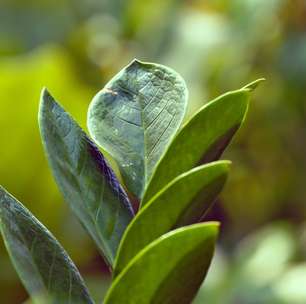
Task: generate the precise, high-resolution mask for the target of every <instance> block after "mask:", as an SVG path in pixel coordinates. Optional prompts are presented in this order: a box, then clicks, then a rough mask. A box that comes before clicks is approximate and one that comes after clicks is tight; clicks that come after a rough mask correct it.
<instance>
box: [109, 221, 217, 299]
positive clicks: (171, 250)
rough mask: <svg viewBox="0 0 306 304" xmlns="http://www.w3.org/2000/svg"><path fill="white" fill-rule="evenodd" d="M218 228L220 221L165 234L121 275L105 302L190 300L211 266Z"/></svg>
mask: <svg viewBox="0 0 306 304" xmlns="http://www.w3.org/2000/svg"><path fill="white" fill-rule="evenodd" d="M217 232H218V224H217V223H200V224H194V225H191V226H187V227H183V228H178V229H176V230H174V231H171V232H169V233H167V234H166V235H163V236H162V237H160V238H159V239H157V240H156V241H154V242H153V243H151V244H150V245H148V246H147V247H145V248H144V249H143V250H142V251H140V252H139V254H137V255H136V257H135V258H134V259H133V260H132V261H131V262H130V263H129V264H128V266H127V267H126V268H125V269H124V270H123V271H122V272H121V273H120V274H119V275H118V277H117V278H116V279H115V281H114V282H113V284H112V286H111V288H110V290H109V291H108V293H107V295H106V298H105V301H104V304H113V303H125V304H132V303H133V304H134V303H137V304H147V303H152V304H173V303H176V304H187V303H188V304H190V303H191V301H192V299H193V298H194V296H195V294H196V292H197V291H198V288H199V287H200V285H201V283H202V281H203V280H204V278H205V275H206V273H207V270H208V268H209V265H210V262H211V259H212V256H213V252H214V245H215V241H216V236H217Z"/></svg>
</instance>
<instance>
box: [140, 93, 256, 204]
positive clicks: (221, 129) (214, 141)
mask: <svg viewBox="0 0 306 304" xmlns="http://www.w3.org/2000/svg"><path fill="white" fill-rule="evenodd" d="M250 91H251V89H250V88H243V89H240V90H237V91H232V92H228V93H226V94H224V95H221V96H219V97H218V98H216V99H214V100H213V101H211V102H209V103H208V104H206V105H204V106H203V107H202V108H201V109H200V110H199V111H198V112H197V113H196V114H195V115H194V116H193V117H192V118H191V119H190V120H189V121H188V122H187V123H186V124H185V125H184V126H183V128H182V129H181V130H180V132H179V133H178V134H177V135H176V137H175V138H174V140H173V141H172V143H171V145H170V147H169V148H168V150H167V151H166V153H165V154H164V156H163V157H162V159H161V160H160V162H159V163H158V165H157V167H156V170H155V172H154V174H153V176H152V179H151V180H150V182H149V185H148V188H147V189H146V192H145V194H144V197H143V201H142V206H143V205H145V204H146V203H147V202H148V201H149V200H150V199H151V198H152V196H153V195H154V194H156V193H157V192H158V191H159V190H160V189H161V188H162V187H164V185H166V184H167V183H169V182H170V181H171V180H172V179H173V178H175V177H176V176H178V175H179V174H182V173H184V172H186V171H188V170H190V169H191V168H193V167H195V166H197V165H199V164H203V163H208V162H211V161H215V160H217V159H219V157H220V156H221V154H222V152H223V151H224V149H225V148H226V146H227V145H228V144H229V143H230V141H231V139H232V137H233V136H234V134H235V133H236V131H237V130H238V129H239V127H240V126H241V124H242V122H243V120H244V118H245V115H246V112H247V109H248V104H249V96H250Z"/></svg>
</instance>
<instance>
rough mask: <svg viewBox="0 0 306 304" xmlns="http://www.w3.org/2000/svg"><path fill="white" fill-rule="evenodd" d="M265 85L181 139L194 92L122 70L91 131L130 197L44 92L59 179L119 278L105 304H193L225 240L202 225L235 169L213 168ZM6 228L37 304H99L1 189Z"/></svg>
mask: <svg viewBox="0 0 306 304" xmlns="http://www.w3.org/2000/svg"><path fill="white" fill-rule="evenodd" d="M259 81H260V80H258V81H255V82H253V83H251V84H249V85H247V86H245V87H243V88H242V89H240V90H237V91H232V92H228V93H226V94H224V95H222V96H220V97H218V98H216V99H215V100H213V101H211V102H209V103H208V104H206V105H205V106H204V107H203V108H201V109H200V110H199V111H198V112H197V113H196V114H195V115H194V116H193V117H192V118H191V119H190V120H189V121H188V122H187V123H186V124H185V125H184V126H183V127H182V128H181V129H180V130H179V131H178V129H179V127H180V124H181V123H182V120H183V117H184V113H185V109H186V105H187V95H188V94H187V88H186V85H185V82H184V80H183V79H182V78H181V77H180V76H179V75H178V74H177V73H176V72H175V71H173V70H171V69H169V68H167V67H165V66H162V65H158V64H151V63H144V62H140V61H137V60H134V61H133V62H132V63H130V64H129V65H128V66H127V67H126V68H124V69H123V70H122V71H121V72H120V73H119V74H117V75H116V76H115V77H114V78H113V79H112V80H111V81H110V82H109V83H107V84H106V86H105V88H104V89H103V90H101V91H100V92H99V93H98V94H97V95H96V96H95V97H94V99H93V101H92V103H91V105H90V107H89V111H88V128H89V131H90V134H91V136H92V138H93V139H94V142H95V143H97V144H98V146H100V147H101V148H102V149H104V150H105V151H107V152H108V153H109V154H110V155H111V156H112V157H113V159H114V160H115V161H116V162H117V164H118V167H119V170H120V173H121V176H122V179H123V181H124V185H125V186H126V188H127V191H128V194H129V195H128V194H127V193H126V190H125V188H124V187H123V186H122V185H121V184H120V182H119V180H118V179H117V177H116V175H115V173H114V171H113V170H112V168H111V167H110V166H109V164H108V162H107V161H106V159H105V158H104V156H103V155H102V153H101V152H100V150H99V149H98V146H97V145H96V144H95V143H94V142H93V141H92V140H91V139H90V138H89V137H88V136H87V135H86V134H85V132H84V131H83V130H82V129H81V128H80V127H79V126H78V124H77V123H76V122H75V121H74V120H73V119H72V118H71V117H70V115H69V114H68V113H66V112H65V111H64V109H63V108H62V107H61V106H60V105H59V104H58V103H57V102H56V101H55V100H54V99H53V97H52V96H51V95H50V94H49V93H48V91H47V90H43V92H42V96H41V104H40V110H39V126H40V131H41V136H42V141H43V145H44V147H45V150H46V154H47V157H48V160H49V163H50V166H51V168H52V171H53V174H54V177H55V179H56V182H57V184H58V186H59V188H60V190H61V192H62V194H63V196H64V198H65V200H66V201H67V203H68V204H69V205H70V207H71V209H72V211H73V212H74V213H75V215H76V216H77V217H78V219H79V220H80V222H81V223H82V225H83V226H84V227H85V229H86V230H87V231H88V233H89V234H90V236H91V237H92V238H93V240H94V241H95V243H96V245H97V247H98V248H99V250H100V252H101V254H102V255H103V256H104V258H105V260H106V261H107V263H108V265H109V267H110V269H111V271H112V274H113V282H112V285H111V287H110V289H109V291H108V293H107V295H106V297H105V299H104V303H105V304H107V303H190V302H191V301H192V299H193V298H194V296H195V294H196V292H197V290H198V289H199V287H200V285H201V283H202V281H203V280H204V278H205V275H206V273H207V270H208V268H209V265H210V262H211V259H212V256H213V251H214V245H215V241H216V237H217V233H218V223H216V222H207V223H199V221H200V220H201V219H202V217H203V216H204V215H205V214H206V213H207V211H208V210H209V208H210V207H211V206H212V204H213V202H214V201H215V199H216V197H217V195H218V194H219V193H220V191H221V189H222V187H223V185H224V183H225V181H226V178H227V175H228V171H229V166H230V162H228V161H217V160H218V159H219V157H220V156H221V154H222V152H223V151H224V149H225V148H226V146H227V145H228V144H229V142H230V141H231V139H232V137H233V135H234V134H235V132H236V131H237V130H238V128H239V127H240V125H241V124H242V122H243V120H244V117H245V114H246V111H247V108H248V102H249V95H250V92H251V91H252V89H254V87H256V85H257V83H258V82H259ZM131 197H133V203H134V205H133V204H132V202H131ZM138 204H139V210H138V212H137V214H136V215H135V214H134V213H135V209H136V208H135V205H138ZM0 227H1V232H2V235H3V238H4V241H5V244H6V247H7V249H8V252H9V254H10V256H11V259H12V261H13V263H14V265H15V267H16V269H17V272H18V274H19V275H20V278H21V280H22V282H23V284H24V285H25V287H26V289H27V290H28V292H29V293H30V295H31V297H32V299H33V300H34V301H35V302H37V303H41V301H42V299H47V302H48V303H57V304H60V303H93V302H94V301H93V299H92V298H91V296H90V295H89V292H88V290H87V288H86V286H85V283H84V281H83V279H82V277H81V275H80V274H79V272H78V270H77V268H76V267H75V265H74V264H73V262H72V261H71V259H70V258H69V257H68V255H67V253H66V252H65V251H64V249H63V248H62V246H61V245H60V244H59V243H58V241H57V240H56V239H55V237H54V236H52V234H51V233H50V232H49V231H48V230H47V229H46V228H45V227H44V226H43V225H42V224H41V223H40V222H39V221H38V220H37V219H36V218H35V217H34V216H33V215H32V214H31V213H30V211H28V210H27V209H26V208H25V207H24V206H23V205H22V204H21V203H20V202H18V201H17V200H16V199H15V198H14V197H13V196H11V195H10V194H9V193H8V192H7V191H6V190H4V189H3V188H0Z"/></svg>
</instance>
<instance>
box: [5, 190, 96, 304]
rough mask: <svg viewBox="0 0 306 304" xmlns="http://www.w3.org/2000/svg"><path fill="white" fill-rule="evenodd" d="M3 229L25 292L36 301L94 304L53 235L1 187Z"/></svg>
mask: <svg viewBox="0 0 306 304" xmlns="http://www.w3.org/2000/svg"><path fill="white" fill-rule="evenodd" d="M0 229H1V233H2V236H3V238H4V241H5V245H6V248H7V250H8V252H9V254H10V256H11V259H12V261H13V263H14V266H15V268H16V270H17V272H18V274H19V276H20V279H21V280H22V282H23V284H24V286H25V288H26V289H27V291H28V292H29V294H30V295H31V297H32V298H33V300H34V301H35V303H38V304H39V303H41V302H40V299H42V298H43V299H46V298H47V299H48V304H51V303H52V304H69V303H71V304H78V303H79V304H85V303H86V304H88V303H89V304H92V303H93V301H92V300H91V298H90V296H89V293H88V291H87V288H86V286H85V284H84V282H83V279H82V278H81V276H80V274H79V272H78V270H77V268H76V267H75V265H74V264H73V262H72V261H71V259H70V258H69V256H68V255H67V253H66V252H65V250H64V249H63V248H62V246H61V245H60V244H59V243H58V242H57V240H56V239H55V238H54V236H52V234H51V233H50V232H49V231H48V230H47V229H46V228H45V227H44V226H43V225H42V224H41V223H40V222H39V221H38V220H37V219H36V218H35V217H34V216H33V215H32V214H31V213H30V212H29V211H28V210H27V209H26V208H25V207H24V206H23V205H22V204H21V203H20V202H18V201H17V200H16V199H15V198H14V197H12V196H11V195H10V194H9V193H8V192H6V191H5V190H4V189H3V188H2V187H0Z"/></svg>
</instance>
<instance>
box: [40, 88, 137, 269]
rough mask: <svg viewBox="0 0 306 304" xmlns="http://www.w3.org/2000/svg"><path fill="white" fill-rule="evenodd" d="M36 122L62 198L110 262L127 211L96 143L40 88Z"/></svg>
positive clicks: (129, 213) (128, 217)
mask: <svg viewBox="0 0 306 304" xmlns="http://www.w3.org/2000/svg"><path fill="white" fill-rule="evenodd" d="M39 125H40V131H41V137H42V140H43V144H44V147H45V150H46V154H47V157H48V160H49V163H50V165H51V168H52V171H53V174H54V176H55V179H56V182H57V184H58V186H59V188H60V190H61V192H62V193H63V196H64V198H65V200H66V201H67V202H68V203H69V205H70V207H71V208H72V210H73V211H74V213H75V214H76V216H77V217H78V218H79V220H80V221H81V223H82V224H83V225H84V226H85V227H86V229H87V230H88V232H89V233H90V235H91V237H92V238H93V239H94V240H95V242H96V243H97V245H98V247H99V249H100V250H101V253H102V254H103V255H104V256H105V257H106V259H107V262H108V263H109V264H110V265H112V264H113V261H114V257H115V255H116V251H117V247H118V245H119V242H120V240H121V237H122V234H123V232H124V230H125V229H126V227H127V225H128V224H129V222H130V221H131V220H132V217H133V211H132V207H131V205H130V202H129V200H128V197H127V195H126V193H125V192H124V190H123V188H122V187H121V185H120V183H119V182H118V180H117V178H116V177H115V175H114V173H113V171H112V170H111V168H110V167H109V165H108V164H107V162H106V160H105V159H104V157H103V155H102V154H101V153H100V151H99V150H98V148H97V147H96V146H95V145H94V144H93V143H92V142H91V141H90V139H89V138H88V137H87V135H86V134H85V133H84V132H83V130H82V129H81V128H80V127H79V126H78V125H77V123H76V122H75V121H74V120H73V119H72V118H71V117H70V116H69V114H68V113H66V112H65V111H64V110H63V109H62V108H61V107H60V106H59V104H57V103H56V102H55V100H54V99H53V98H52V96H51V95H50V94H49V93H48V92H47V90H44V91H43V93H42V97H41V104H40V112H39Z"/></svg>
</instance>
